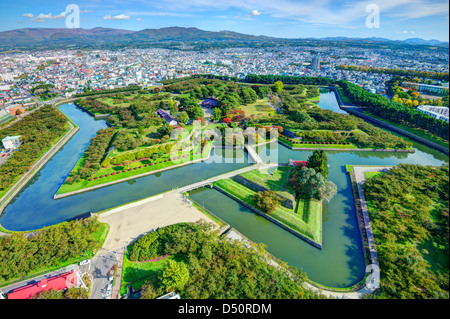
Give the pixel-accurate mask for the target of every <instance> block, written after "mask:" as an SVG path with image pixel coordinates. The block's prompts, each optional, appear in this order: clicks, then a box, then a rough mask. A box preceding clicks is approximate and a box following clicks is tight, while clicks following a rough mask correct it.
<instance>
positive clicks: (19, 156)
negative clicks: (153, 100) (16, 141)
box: [0, 106, 68, 194]
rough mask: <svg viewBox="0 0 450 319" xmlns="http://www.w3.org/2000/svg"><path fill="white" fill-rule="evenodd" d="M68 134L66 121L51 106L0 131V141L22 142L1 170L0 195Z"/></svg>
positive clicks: (0, 167)
mask: <svg viewBox="0 0 450 319" xmlns="http://www.w3.org/2000/svg"><path fill="white" fill-rule="evenodd" d="M67 130H68V125H67V119H66V118H65V117H64V116H63V115H62V114H61V113H60V112H58V111H57V110H56V109H55V108H54V107H52V106H44V107H42V108H41V109H39V110H37V111H35V112H34V113H32V114H30V115H28V116H26V117H24V118H23V119H22V120H21V121H19V122H16V123H14V124H13V125H11V126H10V127H7V128H4V129H2V130H0V140H2V139H3V138H5V137H6V136H14V135H20V136H21V141H22V142H23V144H22V145H21V146H20V150H19V151H16V152H14V153H13V155H11V157H10V158H8V160H7V161H6V163H4V164H3V165H1V166H0V194H2V192H4V191H6V190H7V189H8V188H9V187H10V186H11V185H12V184H13V183H14V181H15V180H16V179H17V178H19V177H20V176H22V175H23V174H24V173H25V172H26V171H28V170H29V169H30V168H31V166H32V165H33V163H35V162H36V161H37V160H38V159H39V158H40V157H41V156H42V155H43V154H44V152H45V151H46V150H47V149H48V148H49V147H51V146H52V144H54V143H55V141H56V140H57V139H58V138H60V137H61V136H62V135H64V133H65V132H67Z"/></svg>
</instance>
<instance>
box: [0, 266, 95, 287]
mask: <svg viewBox="0 0 450 319" xmlns="http://www.w3.org/2000/svg"><path fill="white" fill-rule="evenodd" d="M88 267H89V266H87V265H86V266H79V265H78V264H75V265H69V266H67V267H64V268H60V269H58V270H55V271H52V272H49V273H46V274H43V275H41V276H37V277H34V278H30V279H26V280H23V281H20V282H17V283H14V284H11V285H8V286H4V287H2V288H1V289H0V292H1V293H8V292H11V291H13V290H14V289H17V288H20V287H23V286H27V285H31V284H34V283H37V282H39V281H41V280H42V279H44V278H51V277H54V276H57V275H60V274H64V273H66V272H69V271H72V270H75V269H79V270H80V271H81V272H82V273H84V272H86V271H88Z"/></svg>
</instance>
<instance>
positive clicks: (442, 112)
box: [417, 105, 448, 122]
mask: <svg viewBox="0 0 450 319" xmlns="http://www.w3.org/2000/svg"><path fill="white" fill-rule="evenodd" d="M417 109H418V110H419V111H422V112H423V113H425V114H428V115H430V116H432V117H434V118H435V119H438V120H442V121H446V122H448V107H444V106H431V105H420V106H419V107H417Z"/></svg>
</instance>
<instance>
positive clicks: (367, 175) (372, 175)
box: [364, 172, 383, 179]
mask: <svg viewBox="0 0 450 319" xmlns="http://www.w3.org/2000/svg"><path fill="white" fill-rule="evenodd" d="M380 174H383V172H365V173H364V176H365V177H366V179H369V178H371V177H374V176H377V175H380Z"/></svg>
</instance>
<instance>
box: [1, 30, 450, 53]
mask: <svg viewBox="0 0 450 319" xmlns="http://www.w3.org/2000/svg"><path fill="white" fill-rule="evenodd" d="M310 42H316V43H320V42H323V43H324V44H325V43H330V42H334V43H337V44H339V45H341V46H342V45H343V44H345V45H350V46H361V45H363V46H364V45H368V46H375V47H376V46H380V45H382V46H385V45H394V46H404V45H407V46H408V45H416V46H438V47H448V46H449V43H448V42H442V41H438V40H424V39H420V38H411V39H406V40H403V41H399V40H390V39H386V38H375V37H373V38H348V37H326V38H303V39H287V38H274V37H268V36H263V35H258V36H255V35H248V34H243V33H238V32H233V31H219V32H215V31H205V30H200V29H197V28H184V27H167V28H161V29H144V30H140V31H130V30H123V29H112V28H101V27H98V28H93V29H81V28H80V29H67V28H26V29H18V30H10V31H3V32H0V50H6V49H8V50H10V49H40V48H56V47H67V46H76V47H81V48H83V47H125V46H145V45H146V46H165V45H173V44H178V45H179V44H182V43H185V44H189V43H190V44H194V46H199V45H200V47H202V45H203V47H204V45H205V44H212V43H214V44H222V45H223V44H227V46H233V45H235V46H236V45H239V43H240V44H241V45H242V44H243V43H246V44H249V43H253V44H263V45H292V44H294V45H295V44H298V45H301V44H305V43H310ZM219 47H220V45H219Z"/></svg>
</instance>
